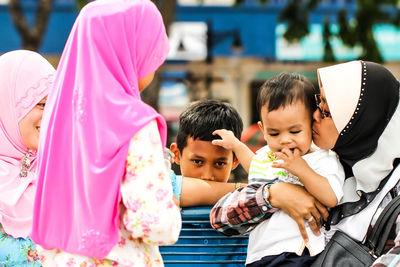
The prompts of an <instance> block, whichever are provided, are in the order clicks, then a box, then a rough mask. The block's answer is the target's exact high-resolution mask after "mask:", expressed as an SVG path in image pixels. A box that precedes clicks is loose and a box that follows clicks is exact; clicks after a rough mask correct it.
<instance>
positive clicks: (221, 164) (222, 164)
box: [215, 161, 226, 167]
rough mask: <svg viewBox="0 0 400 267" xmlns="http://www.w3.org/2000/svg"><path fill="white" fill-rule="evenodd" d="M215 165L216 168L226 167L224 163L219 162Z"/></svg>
mask: <svg viewBox="0 0 400 267" xmlns="http://www.w3.org/2000/svg"><path fill="white" fill-rule="evenodd" d="M215 165H217V166H218V167H223V166H225V165H226V162H223V161H219V162H216V163H215Z"/></svg>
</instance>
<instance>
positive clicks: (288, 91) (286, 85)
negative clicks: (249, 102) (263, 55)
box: [257, 72, 317, 117]
mask: <svg viewBox="0 0 400 267" xmlns="http://www.w3.org/2000/svg"><path fill="white" fill-rule="evenodd" d="M316 93H317V91H316V89H315V87H314V85H313V84H312V83H311V82H310V80H308V79H307V78H306V77H304V76H303V75H300V74H297V73H286V72H283V73H280V74H278V75H275V76H273V77H271V78H269V79H268V80H267V81H266V82H265V83H264V84H263V85H262V86H261V88H260V91H259V93H258V97H257V111H258V114H259V115H260V117H261V108H262V107H263V106H264V105H266V104H268V107H267V108H268V112H270V111H273V110H277V109H279V108H280V107H285V106H286V105H290V104H292V103H293V102H296V101H301V102H302V103H304V105H305V106H306V109H307V110H308V111H309V113H310V116H312V114H313V112H314V111H315V109H316V108H317V106H316V103H315V94H316Z"/></svg>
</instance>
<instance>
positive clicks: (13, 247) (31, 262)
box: [0, 224, 42, 267]
mask: <svg viewBox="0 0 400 267" xmlns="http://www.w3.org/2000/svg"><path fill="white" fill-rule="evenodd" d="M0 266H1V267H11V266H29V267H38V266H42V264H41V263H40V260H39V256H38V254H37V253H36V246H35V244H34V243H33V242H32V240H31V239H30V238H27V239H23V238H13V237H12V236H10V235H8V234H6V233H5V232H4V230H3V227H2V226H1V224H0Z"/></svg>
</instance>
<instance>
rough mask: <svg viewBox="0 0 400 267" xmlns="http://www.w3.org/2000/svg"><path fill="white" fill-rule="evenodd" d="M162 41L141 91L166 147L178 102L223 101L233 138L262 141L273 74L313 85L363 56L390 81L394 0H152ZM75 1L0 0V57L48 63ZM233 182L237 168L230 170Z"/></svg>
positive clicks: (399, 17)
mask: <svg viewBox="0 0 400 267" xmlns="http://www.w3.org/2000/svg"><path fill="white" fill-rule="evenodd" d="M153 2H154V3H155V4H156V5H157V6H158V7H159V9H160V11H161V13H162V15H163V18H164V22H165V25H166V28H167V31H168V35H169V38H170V45H171V50H170V53H169V56H168V59H167V61H166V63H165V64H164V65H163V66H162V68H161V69H160V71H158V73H157V75H156V78H155V80H154V81H153V83H152V84H151V85H150V88H148V89H146V90H145V91H144V93H143V95H142V97H143V99H144V100H145V101H146V102H147V103H149V104H150V105H152V106H153V107H155V108H156V109H157V110H158V111H159V112H161V114H163V116H164V117H165V118H166V120H167V122H168V145H169V144H170V143H171V142H173V141H174V140H175V135H176V131H177V128H178V117H179V114H180V113H181V111H182V110H183V109H184V108H185V107H186V106H187V105H188V103H190V102H192V101H195V100H198V99H204V98H214V99H220V100H223V101H226V102H229V103H231V104H232V105H233V106H234V107H235V108H236V109H237V110H238V111H239V113H240V114H241V116H242V118H243V121H244V125H245V129H246V130H245V131H244V133H243V141H244V142H246V143H247V144H248V145H249V146H250V147H251V148H252V149H253V150H254V151H255V150H256V149H258V148H260V147H261V146H263V145H264V140H263V137H262V135H261V134H260V132H259V131H258V129H257V127H256V125H255V123H256V122H257V121H258V120H259V118H258V114H257V112H256V108H255V100H256V95H257V92H258V88H259V87H260V85H261V84H262V83H263V82H264V81H265V80H266V79H268V78H269V77H271V76H273V75H275V74H277V73H279V72H281V71H290V72H298V73H301V74H303V75H305V76H306V77H308V78H309V79H311V80H312V81H313V82H314V83H315V84H316V69H317V68H318V67H322V66H324V65H327V64H332V63H334V62H342V61H348V60H355V59H363V60H369V61H375V62H379V63H383V64H384V65H385V66H386V67H387V68H388V69H389V70H391V71H392V72H393V73H394V75H395V76H396V77H397V78H400V0H380V1H378V0H158V1H157V0H153ZM86 3H87V1H85V0H0V36H1V42H0V53H4V52H7V51H10V50H14V49H22V48H24V49H29V50H35V51H38V52H40V53H41V54H43V55H44V56H45V57H46V58H48V59H49V60H50V62H52V64H53V65H54V66H55V67H56V66H57V64H58V60H59V57H60V55H61V53H62V50H63V47H64V45H65V42H66V40H67V38H68V34H69V31H70V29H71V27H72V25H73V23H74V21H75V18H76V16H77V15H78V13H79V10H80V9H81V8H82V7H83V6H84V5H85V4H86ZM235 174H236V178H233V179H240V178H241V177H242V175H243V174H241V171H240V169H239V170H238V171H236V172H235Z"/></svg>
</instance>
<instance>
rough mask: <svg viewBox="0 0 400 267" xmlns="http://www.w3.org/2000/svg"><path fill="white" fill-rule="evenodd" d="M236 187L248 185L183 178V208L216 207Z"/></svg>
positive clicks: (181, 203)
mask: <svg viewBox="0 0 400 267" xmlns="http://www.w3.org/2000/svg"><path fill="white" fill-rule="evenodd" d="M236 186H240V187H244V186H246V184H238V183H222V182H214V181H205V180H201V179H198V178H189V177H183V179H182V190H181V199H180V201H181V202H180V205H181V207H191V206H212V205H215V203H217V201H218V200H219V199H220V198H221V197H223V196H225V195H226V194H228V193H229V192H232V191H233V190H235V189H236Z"/></svg>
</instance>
